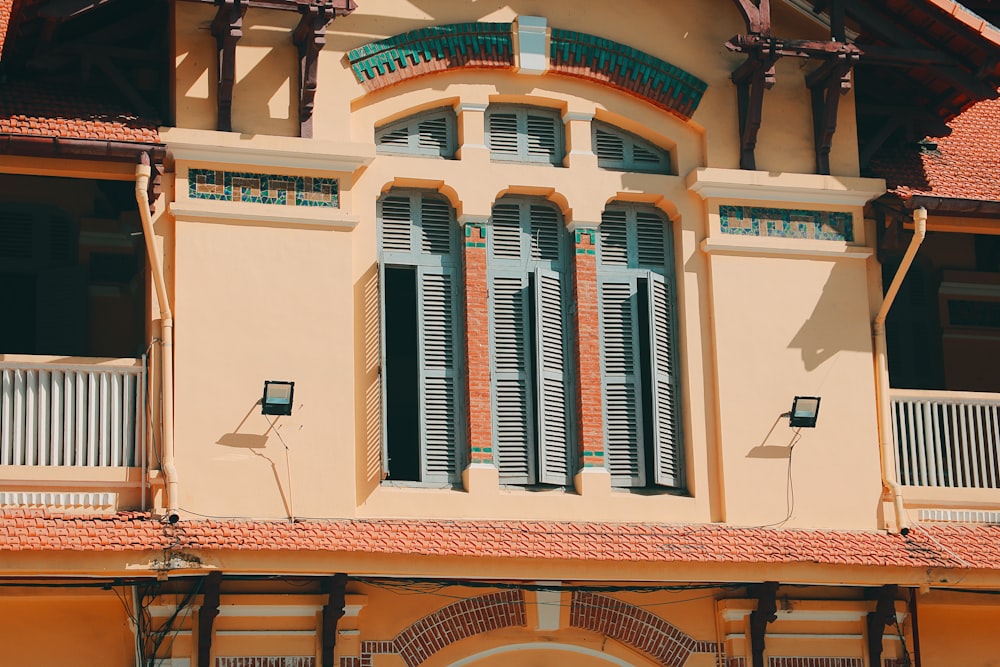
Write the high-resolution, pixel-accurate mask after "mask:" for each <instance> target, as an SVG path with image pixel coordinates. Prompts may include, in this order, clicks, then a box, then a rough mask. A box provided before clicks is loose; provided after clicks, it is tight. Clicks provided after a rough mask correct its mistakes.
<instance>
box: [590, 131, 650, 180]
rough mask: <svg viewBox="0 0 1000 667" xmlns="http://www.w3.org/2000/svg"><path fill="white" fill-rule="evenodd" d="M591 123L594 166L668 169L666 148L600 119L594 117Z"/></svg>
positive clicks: (646, 170)
mask: <svg viewBox="0 0 1000 667" xmlns="http://www.w3.org/2000/svg"><path fill="white" fill-rule="evenodd" d="M592 125H593V134H592V135H591V137H592V140H593V145H594V153H595V154H596V155H597V166H599V167H601V168H602V169H617V170H626V171H638V172H646V173H655V174H665V173H669V171H670V153H668V152H667V151H665V150H663V149H662V148H659V147H658V146H655V145H654V144H652V143H650V142H649V141H646V140H645V139H642V138H641V137H637V136H635V135H634V134H632V133H631V132H626V131H625V130H623V129H621V128H618V127H614V126H613V125H609V124H607V123H602V122H600V121H594V123H593V124H592Z"/></svg>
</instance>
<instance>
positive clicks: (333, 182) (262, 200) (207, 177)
mask: <svg viewBox="0 0 1000 667" xmlns="http://www.w3.org/2000/svg"><path fill="white" fill-rule="evenodd" d="M188 197H190V198H191V199H210V200H215V201H229V202H245V203H251V204H274V205H277V206H316V207H325V208H339V207H340V193H339V184H338V182H337V179H336V178H319V177H314V176H283V175H276V174H258V173H254V172H247V171H221V170H217V169H189V170H188Z"/></svg>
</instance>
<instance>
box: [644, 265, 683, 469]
mask: <svg viewBox="0 0 1000 667" xmlns="http://www.w3.org/2000/svg"><path fill="white" fill-rule="evenodd" d="M646 281H647V285H648V289H649V298H648V304H649V348H650V357H651V359H650V366H651V370H652V376H653V377H652V395H653V412H654V417H653V452H654V459H655V461H656V470H655V472H654V480H653V481H654V482H655V483H656V484H661V485H664V486H672V487H681V486H683V483H684V482H683V473H682V471H683V466H682V461H681V449H680V438H679V437H678V434H679V421H678V420H679V415H678V414H677V405H678V402H677V380H676V375H675V372H674V332H673V316H674V313H673V312H672V308H671V303H672V299H673V296H672V294H671V293H670V288H671V285H670V284H669V283H668V282H667V280H665V279H664V277H663V276H661V275H658V274H655V273H649V274H648V275H647V278H646Z"/></svg>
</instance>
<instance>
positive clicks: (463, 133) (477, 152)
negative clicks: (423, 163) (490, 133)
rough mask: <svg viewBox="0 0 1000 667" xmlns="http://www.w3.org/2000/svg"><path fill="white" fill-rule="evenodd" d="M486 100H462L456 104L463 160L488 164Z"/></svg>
mask: <svg viewBox="0 0 1000 667" xmlns="http://www.w3.org/2000/svg"><path fill="white" fill-rule="evenodd" d="M487 106H489V105H488V104H487V103H486V102H460V103H458V104H456V105H455V114H456V116H457V117H458V146H459V148H458V152H457V153H456V157H457V158H458V159H459V160H462V161H463V162H466V161H469V162H482V164H483V166H487V165H488V164H489V161H490V151H489V149H488V148H487V147H486V107H487Z"/></svg>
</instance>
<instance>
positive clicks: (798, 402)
mask: <svg viewBox="0 0 1000 667" xmlns="http://www.w3.org/2000/svg"><path fill="white" fill-rule="evenodd" d="M818 415H819V396H796V397H795V398H794V399H792V411H791V412H790V413H788V425H789V426H791V427H793V428H794V427H799V428H814V427H815V426H816V417H817V416H818Z"/></svg>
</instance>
